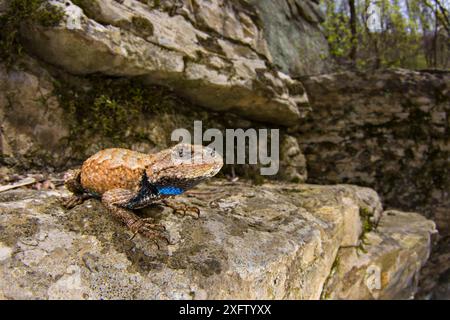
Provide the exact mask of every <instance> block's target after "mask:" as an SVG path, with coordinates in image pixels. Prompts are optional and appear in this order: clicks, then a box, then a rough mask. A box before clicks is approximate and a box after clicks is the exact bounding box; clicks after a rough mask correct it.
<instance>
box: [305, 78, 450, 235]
mask: <svg viewBox="0 0 450 320" xmlns="http://www.w3.org/2000/svg"><path fill="white" fill-rule="evenodd" d="M304 83H305V86H306V87H307V90H308V94H309V95H310V97H311V101H312V105H313V109H314V112H313V113H311V114H310V116H309V118H308V119H306V120H305V122H304V123H302V124H301V125H300V133H301V134H300V135H299V136H298V139H299V143H300V145H301V147H302V149H303V151H304V153H305V156H306V158H307V162H308V174H309V179H310V181H311V182H315V183H347V182H349V183H354V184H358V185H365V186H370V187H372V188H374V189H375V190H377V192H379V193H380V194H381V195H382V197H383V199H384V201H385V203H386V204H387V205H388V206H391V207H394V208H402V209H405V210H417V211H418V212H421V213H424V214H426V215H427V217H432V218H433V220H434V221H436V223H437V225H438V228H439V229H440V231H441V232H442V233H443V234H448V232H449V231H450V224H449V223H450V219H449V212H450V196H449V190H450V174H449V168H450V162H449V161H450V131H449V128H450V117H449V114H450V99H449V97H450V73H448V72H442V73H434V74H433V73H428V72H414V71H407V70H385V71H380V72H377V73H375V74H372V75H371V74H356V73H350V72H347V73H339V74H329V75H323V76H317V77H311V78H309V79H306V80H305V81H304Z"/></svg>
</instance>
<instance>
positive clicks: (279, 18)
mask: <svg viewBox="0 0 450 320" xmlns="http://www.w3.org/2000/svg"><path fill="white" fill-rule="evenodd" d="M247 2H249V3H251V4H252V5H253V6H254V7H256V8H257V10H258V13H259V16H260V17H261V24H262V25H263V26H264V37H265V39H267V44H268V50H269V51H270V53H271V55H272V59H273V62H274V63H275V64H276V65H277V66H279V67H280V68H281V70H283V71H284V72H286V73H288V74H290V75H294V76H304V75H312V74H322V73H326V72H328V70H329V69H330V65H329V64H330V63H329V62H328V57H329V52H328V43H327V41H326V39H325V37H324V35H323V33H322V31H321V28H320V25H319V23H320V22H323V20H324V18H325V17H324V15H323V12H322V11H321V9H320V8H319V6H318V4H317V3H316V2H314V1H310V0H295V1H293V0H280V1H271V0H247Z"/></svg>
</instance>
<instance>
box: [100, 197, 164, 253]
mask: <svg viewBox="0 0 450 320" xmlns="http://www.w3.org/2000/svg"><path fill="white" fill-rule="evenodd" d="M135 196H136V193H134V192H132V191H130V190H126V189H113V190H109V191H107V192H105V193H104V194H103V196H102V203H103V204H104V205H105V207H106V208H107V209H108V211H109V212H110V213H111V214H112V215H113V216H114V217H116V218H117V219H119V220H120V221H122V222H123V223H125V225H126V226H127V227H128V228H129V229H130V230H131V231H132V232H133V237H134V236H135V235H136V234H137V233H141V234H142V235H144V236H145V237H147V238H150V239H152V240H154V241H155V243H156V245H157V246H158V248H159V244H158V242H157V240H158V239H161V240H165V241H166V242H167V243H168V244H170V241H169V239H168V237H167V235H165V229H166V228H165V227H164V226H163V225H160V224H153V223H150V222H149V220H148V219H143V218H141V217H139V216H137V215H136V214H134V213H133V211H131V210H130V209H127V208H126V206H127V204H128V203H129V201H130V200H131V199H133V198H134V197H135ZM133 237H132V238H133Z"/></svg>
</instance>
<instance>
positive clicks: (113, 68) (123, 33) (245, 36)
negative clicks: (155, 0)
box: [23, 0, 309, 125]
mask: <svg viewBox="0 0 450 320" xmlns="http://www.w3.org/2000/svg"><path fill="white" fill-rule="evenodd" d="M51 2H52V3H53V5H55V6H58V7H60V8H61V9H62V10H64V12H65V15H66V18H65V20H64V21H62V22H61V23H60V25H59V26H58V27H55V28H43V27H38V26H34V27H33V28H32V30H27V31H26V32H24V34H23V37H24V38H25V43H26V45H27V48H28V50H30V51H31V52H33V53H34V54H36V55H37V56H39V57H40V58H41V59H43V60H45V61H47V62H49V63H51V64H54V65H57V66H59V67H62V68H63V69H65V70H67V71H68V72H70V73H73V74H78V75H86V74H92V73H102V74H106V75H113V76H126V77H134V76H140V77H141V78H142V79H143V80H144V81H146V82H148V83H151V84H162V85H165V86H168V87H171V88H173V89H174V90H175V91H176V92H178V93H179V94H181V95H183V96H184V97H186V98H188V99H190V100H191V101H193V102H195V103H197V104H199V105H201V106H204V107H206V108H210V109H213V110H219V111H231V112H235V113H237V114H239V115H242V116H245V117H248V118H250V119H253V120H258V121H266V122H272V123H276V124H281V125H292V124H295V123H296V122H297V121H298V120H299V119H300V118H301V117H303V116H304V115H305V114H306V113H307V112H308V110H309V107H308V98H307V96H306V93H305V92H304V90H303V86H302V84H301V83H300V82H299V81H297V80H294V79H292V78H290V77H289V76H288V75H287V74H285V73H282V72H281V71H276V70H275V69H274V68H273V67H272V66H271V62H270V61H271V56H270V53H269V51H268V50H267V43H266V42H265V40H264V38H263V36H262V32H263V31H262V30H261V29H260V28H259V26H258V25H257V24H255V22H254V21H253V20H252V17H251V12H250V13H249V14H250V15H249V14H247V13H246V12H245V11H239V10H238V9H237V8H236V7H235V5H234V4H233V3H234V2H229V1H225V0H215V1H194V2H190V1H186V2H181V3H180V6H175V7H173V6H171V7H170V8H169V9H170V10H169V9H168V8H166V7H163V6H162V7H152V6H149V5H148V4H146V3H142V2H140V1H134V0H125V1H121V2H118V1H106V0H96V1H95V4H92V3H90V4H89V2H86V1H74V2H70V1H65V0H64V1H63V0H52V1H51ZM74 3H77V4H78V5H79V6H77V5H75V4H74Z"/></svg>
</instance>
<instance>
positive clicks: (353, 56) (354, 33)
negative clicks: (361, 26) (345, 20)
mask: <svg viewBox="0 0 450 320" xmlns="http://www.w3.org/2000/svg"><path fill="white" fill-rule="evenodd" d="M348 5H349V7H350V30H351V33H352V38H351V41H352V43H351V50H350V60H352V63H353V64H354V65H356V53H357V51H358V47H357V45H358V41H357V36H358V35H357V32H358V31H357V28H356V23H357V22H356V19H357V17H356V6H355V0H348Z"/></svg>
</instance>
